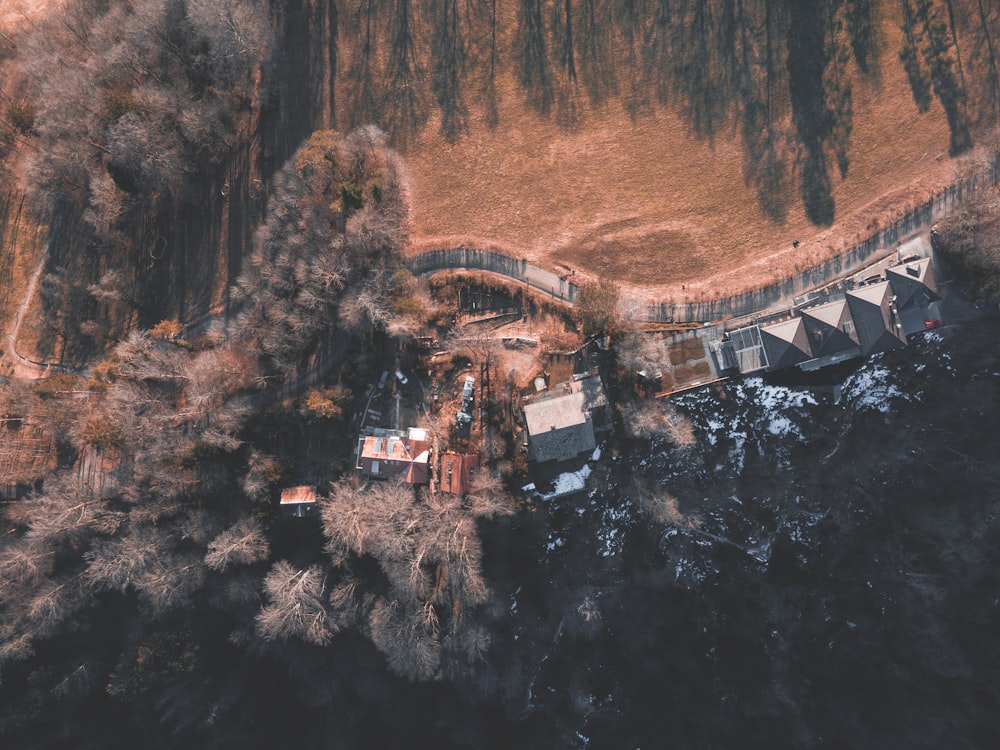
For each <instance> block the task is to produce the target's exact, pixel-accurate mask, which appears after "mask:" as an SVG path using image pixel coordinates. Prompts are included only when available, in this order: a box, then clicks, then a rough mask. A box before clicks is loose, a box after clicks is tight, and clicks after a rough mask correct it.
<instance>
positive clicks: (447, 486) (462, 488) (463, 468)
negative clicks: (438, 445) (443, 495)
mask: <svg viewBox="0 0 1000 750" xmlns="http://www.w3.org/2000/svg"><path fill="white" fill-rule="evenodd" d="M478 470H479V458H478V457H477V456H473V455H470V454H468V453H454V452H453V451H447V452H446V453H444V454H442V455H441V480H440V481H439V482H438V486H439V487H440V488H441V491H442V492H449V493H451V494H452V495H466V494H468V492H469V486H470V485H471V483H472V478H473V477H474V476H475V475H476V472H477V471H478Z"/></svg>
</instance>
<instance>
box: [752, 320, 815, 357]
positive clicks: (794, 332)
mask: <svg viewBox="0 0 1000 750" xmlns="http://www.w3.org/2000/svg"><path fill="white" fill-rule="evenodd" d="M760 337H761V341H763V343H764V348H765V349H766V350H767V359H768V361H769V362H770V365H771V367H770V369H772V370H777V369H780V368H782V367H791V366H792V365H797V364H798V363H799V362H805V361H806V360H807V359H812V350H811V349H810V347H809V334H808V333H807V332H806V326H805V323H804V322H803V320H802V318H794V319H792V320H786V321H784V322H782V323H775V324H773V325H769V326H763V327H761V329H760Z"/></svg>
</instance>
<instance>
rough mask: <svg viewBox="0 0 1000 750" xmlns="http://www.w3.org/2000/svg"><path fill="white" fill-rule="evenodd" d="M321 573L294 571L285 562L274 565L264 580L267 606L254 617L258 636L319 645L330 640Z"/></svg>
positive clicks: (330, 628) (269, 639) (323, 580)
mask: <svg viewBox="0 0 1000 750" xmlns="http://www.w3.org/2000/svg"><path fill="white" fill-rule="evenodd" d="M325 585H326V582H325V579H324V576H323V572H322V571H321V570H320V568H319V566H317V565H313V566H311V567H309V568H307V569H306V570H299V569H297V568H295V567H294V566H293V565H292V564H291V563H289V562H288V561H287V560H280V561H278V562H276V563H275V564H274V566H273V567H272V568H271V571H270V572H269V573H268V574H267V577H266V578H265V579H264V591H265V593H266V594H267V598H268V603H267V604H266V605H265V606H264V607H263V608H262V609H261V610H260V612H259V613H258V614H257V633H258V634H259V635H260V636H261V637H262V638H263V639H264V640H268V641H273V640H287V639H289V638H301V639H302V640H304V641H306V642H307V643H312V644H314V645H316V646H322V645H324V644H326V643H328V642H329V640H330V638H332V637H333V629H332V623H331V622H330V621H329V617H328V616H327V612H326V607H325V606H324V604H323V589H324V587H325Z"/></svg>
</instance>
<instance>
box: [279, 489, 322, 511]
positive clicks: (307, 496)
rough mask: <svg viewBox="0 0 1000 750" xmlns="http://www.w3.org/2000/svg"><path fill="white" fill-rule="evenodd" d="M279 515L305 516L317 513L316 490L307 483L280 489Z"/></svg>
mask: <svg viewBox="0 0 1000 750" xmlns="http://www.w3.org/2000/svg"><path fill="white" fill-rule="evenodd" d="M279 505H280V507H281V515H282V516H283V517H284V518H306V517H312V516H315V515H316V513H317V505H316V490H315V488H313V487H310V486H309V485H305V484H303V485H299V486H298V487H286V488H285V489H283V490H282V491H281V502H280V503H279Z"/></svg>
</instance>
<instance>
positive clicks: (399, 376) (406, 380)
mask: <svg viewBox="0 0 1000 750" xmlns="http://www.w3.org/2000/svg"><path fill="white" fill-rule="evenodd" d="M396 380H398V381H399V384H400V385H406V384H407V383H409V382H410V379H409V378H408V377H406V376H405V375H404V374H403V371H402V370H396Z"/></svg>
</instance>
